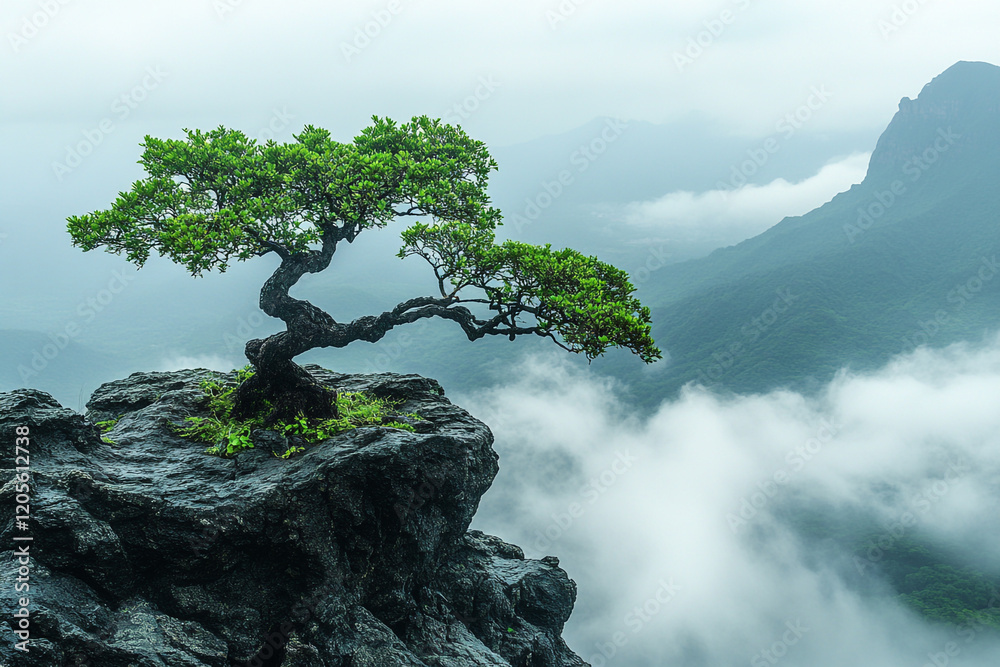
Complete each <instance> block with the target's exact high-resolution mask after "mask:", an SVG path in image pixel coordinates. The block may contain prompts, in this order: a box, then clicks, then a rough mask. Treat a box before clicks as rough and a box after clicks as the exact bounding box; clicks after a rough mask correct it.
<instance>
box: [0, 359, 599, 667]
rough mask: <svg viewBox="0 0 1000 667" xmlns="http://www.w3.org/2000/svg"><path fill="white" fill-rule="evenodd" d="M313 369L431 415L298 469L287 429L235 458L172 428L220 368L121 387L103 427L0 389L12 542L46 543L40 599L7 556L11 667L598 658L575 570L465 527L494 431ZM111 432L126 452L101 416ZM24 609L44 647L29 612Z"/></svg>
mask: <svg viewBox="0 0 1000 667" xmlns="http://www.w3.org/2000/svg"><path fill="white" fill-rule="evenodd" d="M309 370H310V371H311V372H313V373H314V374H315V375H317V376H319V377H321V379H322V380H323V381H324V382H326V383H328V384H331V385H334V386H337V387H338V388H339V389H341V390H342V391H366V392H369V393H372V394H375V395H377V396H383V397H392V398H396V399H399V400H403V401H405V403H404V404H403V405H402V406H401V409H402V411H404V412H413V413H417V414H419V415H420V416H422V417H423V418H424V419H425V420H426V421H424V422H419V432H417V433H410V432H407V431H402V430H398V429H391V428H384V427H370V428H359V429H356V430H353V431H348V432H346V433H343V434H340V435H338V436H336V437H334V438H331V439H330V440H327V441H326V442H324V443H321V444H319V445H315V446H311V447H309V448H308V449H307V451H306V452H304V453H303V454H301V455H298V456H296V457H293V458H291V459H288V460H282V459H279V458H276V457H275V456H274V455H273V454H272V453H271V448H272V447H274V448H278V447H280V448H281V449H284V445H285V444H286V443H284V442H274V439H275V438H280V439H282V440H283V438H281V437H280V436H277V435H276V434H268V433H263V432H258V433H257V434H255V442H256V443H257V446H256V447H255V449H253V450H250V451H246V452H243V453H241V454H240V455H239V456H237V457H236V458H235V459H231V460H225V459H220V458H217V457H212V456H207V455H205V454H204V453H203V451H204V445H203V444H200V443H195V442H191V441H188V440H185V439H183V438H180V437H179V436H177V435H176V434H175V433H173V432H172V431H171V430H170V428H169V424H171V423H180V422H182V420H183V418H184V417H187V416H198V415H204V414H206V407H205V404H204V398H203V394H202V392H201V390H200V388H199V382H200V381H201V380H202V379H203V378H204V377H205V376H206V375H207V374H208V373H209V372H208V371H203V370H195V371H182V372H176V373H137V374H134V375H132V376H131V377H129V378H127V379H124V380H119V381H116V382H112V383H108V384H105V385H104V386H102V387H101V388H100V389H98V390H97V391H96V392H95V393H94V395H93V397H92V398H91V401H90V403H88V410H89V412H88V415H87V418H84V417H83V416H81V415H78V414H76V413H75V412H73V411H71V410H67V409H65V408H62V407H61V406H60V405H59V404H58V403H56V401H55V400H54V399H52V397H51V396H49V395H48V394H44V393H42V392H39V391H35V390H27V389H25V390H18V391H14V392H11V393H6V394H0V443H2V456H0V468H2V469H3V470H0V475H2V477H0V479H2V481H3V486H2V488H0V527H2V535H0V549H2V550H6V551H11V550H13V549H15V548H16V547H15V545H21V544H24V542H15V541H14V540H13V538H14V537H15V536H24V535H30V536H32V537H33V541H32V542H30V543H28V544H29V545H30V546H29V549H30V554H31V564H30V575H29V583H30V586H31V588H30V591H29V592H27V593H25V592H21V593H15V592H14V589H13V586H12V585H8V583H7V582H13V581H15V579H16V577H17V576H18V567H19V565H18V562H17V560H16V559H15V558H14V557H12V554H10V553H5V554H3V555H2V558H0V568H2V571H3V581H4V585H3V586H2V587H0V609H2V618H0V664H3V665H9V666H10V667H13V666H15V665H17V666H21V665H23V666H25V667H53V666H66V665H73V666H76V667H84V666H91V667H153V666H156V667H163V666H168V667H202V666H210V667H231V666H234V665H254V666H258V667H334V666H337V667H368V666H371V667H389V666H394V665H414V666H416V665H426V666H442V667H457V666H460V665H503V666H508V665H517V666H523V667H529V666H530V667H548V666H553V667H557V666H558V667H569V666H571V665H585V664H586V663H584V662H583V660H581V659H580V658H579V657H577V656H576V655H574V654H573V653H572V652H570V650H569V649H568V648H567V647H566V645H565V644H564V642H563V641H562V639H561V638H560V633H561V632H562V628H563V624H564V623H565V622H566V619H567V618H569V615H570V612H571V611H572V608H573V603H574V601H575V598H576V586H575V584H574V583H573V582H572V581H571V580H570V579H569V578H568V577H567V575H566V573H565V572H563V571H562V570H561V569H559V568H558V562H557V561H555V559H550V558H547V559H545V560H544V561H531V560H525V559H524V554H523V553H522V552H521V550H520V549H519V548H518V547H515V546H512V545H509V544H505V543H504V542H502V541H501V540H499V539H498V538H495V537H490V536H487V535H484V534H482V533H480V532H477V531H468V526H469V523H470V522H471V520H472V517H473V514H474V513H475V511H476V508H477V506H478V504H479V499H480V497H481V496H482V495H483V493H484V492H485V491H486V490H487V489H488V488H489V486H490V484H491V483H492V481H493V478H494V476H495V475H496V473H497V469H498V468H497V455H496V453H495V452H494V451H493V448H492V442H493V437H492V434H491V433H490V431H489V429H488V428H487V427H486V426H485V425H484V424H482V423H481V422H479V421H477V420H475V419H474V418H472V417H471V416H470V415H469V414H468V413H466V412H465V411H463V410H462V409H460V408H458V407H456V406H455V405H453V404H452V403H451V402H449V401H448V400H447V399H446V398H444V396H443V392H442V391H441V388H440V386H439V385H438V384H437V383H436V382H434V381H433V380H428V379H425V378H421V377H417V376H413V375H406V376H404V375H391V374H381V375H366V376H346V375H338V374H334V373H330V372H328V371H324V370H322V369H320V368H318V367H315V366H312V367H309ZM108 419H118V422H117V424H116V425H115V427H114V429H113V430H112V431H110V432H109V433H107V434H105V437H107V438H108V439H109V440H111V441H112V443H113V444H110V443H107V442H104V441H103V440H102V434H101V433H100V432H99V429H98V428H97V427H96V426H95V425H94V422H96V421H103V420H108ZM17 426H28V427H29V429H30V444H29V450H30V469H31V473H30V484H31V519H30V527H29V530H28V531H23V530H19V529H18V527H17V525H16V523H15V518H14V512H15V498H16V495H17V490H16V488H15V487H16V484H15V482H14V481H12V480H13V478H14V468H15V467H16V464H15V459H14V441H15V440H14V439H15V428H16V427H17ZM22 463H23V462H22ZM20 596H26V597H29V598H30V612H31V615H30V632H31V641H30V644H29V647H30V651H29V652H28V653H23V652H21V651H18V650H16V648H15V644H16V642H18V641H20V639H19V638H18V637H17V636H16V635H15V634H14V629H15V628H13V627H12V623H13V622H12V621H11V619H12V618H13V614H14V612H15V611H16V609H18V608H19V604H18V598H19V597H20Z"/></svg>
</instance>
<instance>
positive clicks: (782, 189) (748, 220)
mask: <svg viewBox="0 0 1000 667" xmlns="http://www.w3.org/2000/svg"><path fill="white" fill-rule="evenodd" d="M870 158H871V154H870V153H858V154H854V155H850V156H848V157H846V158H843V159H840V160H838V161H835V162H831V163H830V164H827V165H826V166H824V167H823V168H822V169H820V170H819V172H818V173H817V174H816V175H815V176H811V177H809V178H807V179H805V180H804V181H800V182H798V183H790V182H788V181H787V180H785V179H783V178H779V179H776V180H774V181H771V182H770V183H768V184H766V185H744V186H743V187H740V188H736V189H733V190H724V189H719V190H710V191H708V192H701V193H694V192H685V191H680V192H672V193H670V194H668V195H666V196H664V197H661V198H660V199H657V200H654V201H649V202H636V203H633V204H630V205H629V206H627V207H626V211H625V216H626V220H627V221H628V222H629V223H630V224H632V225H637V226H642V227H644V228H645V229H647V230H648V231H649V232H650V233H655V234H656V235H657V236H659V237H661V238H666V239H669V240H675V241H686V242H704V241H712V242H713V243H716V244H718V245H732V244H734V243H739V242H740V241H743V240H745V239H748V238H751V237H753V236H756V235H757V234H760V233H761V232H763V231H765V230H766V229H768V228H769V227H772V226H773V225H775V224H777V223H778V222H780V221H781V220H782V219H783V218H785V217H788V216H797V215H803V214H805V213H808V212H809V211H811V210H813V209H815V208H818V207H819V206H821V205H823V204H824V203H826V202H828V201H829V200H830V199H832V198H833V197H834V195H836V194H838V193H840V192H843V191H845V190H848V189H849V188H850V187H851V186H852V185H854V184H855V183H860V182H861V181H862V180H864V177H865V173H866V172H867V169H868V161H869V159H870Z"/></svg>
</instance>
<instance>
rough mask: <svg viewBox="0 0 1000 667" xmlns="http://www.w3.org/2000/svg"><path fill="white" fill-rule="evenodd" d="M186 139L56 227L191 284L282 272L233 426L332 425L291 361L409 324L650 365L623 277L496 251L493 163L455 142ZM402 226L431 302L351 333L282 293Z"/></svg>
mask: <svg viewBox="0 0 1000 667" xmlns="http://www.w3.org/2000/svg"><path fill="white" fill-rule="evenodd" d="M185 133H186V134H187V139H186V140H173V139H168V140H161V139H156V138H153V137H150V136H147V137H146V138H145V141H144V143H143V144H142V147H143V148H144V150H143V153H142V157H141V159H140V161H139V163H140V164H141V165H142V166H143V167H144V168H145V170H146V173H147V175H148V176H147V177H146V178H143V179H142V180H139V181H137V182H136V183H134V184H133V185H132V189H131V190H130V191H128V192H122V193H120V194H119V196H118V198H117V200H116V201H115V202H114V203H113V205H112V207H111V208H110V209H109V210H106V211H96V212H94V213H90V214H87V215H82V216H73V217H70V218H68V228H69V232H70V235H71V236H72V238H73V243H74V245H76V246H79V247H81V248H83V249H84V250H92V249H94V248H97V247H101V246H103V247H104V248H105V250H107V251H108V252H112V253H125V255H126V257H127V258H128V260H129V261H131V262H133V263H135V264H136V265H137V266H138V267H140V268H141V267H142V265H143V263H144V262H146V260H147V259H148V258H149V255H150V252H151V251H152V250H156V251H157V252H158V253H159V254H160V255H163V256H166V257H169V258H170V259H171V260H173V261H174V262H177V263H178V264H181V265H183V266H184V267H185V268H187V270H188V271H189V272H190V273H191V274H192V275H193V276H195V277H198V276H200V275H201V274H202V273H203V272H204V271H209V270H212V269H218V270H219V271H225V270H226V268H227V267H228V266H229V265H230V263H231V262H232V261H233V260H237V261H244V260H248V259H250V258H253V257H259V256H263V255H267V254H270V253H274V254H275V255H277V256H278V257H279V258H280V260H281V263H280V265H279V266H278V268H277V269H276V270H275V271H274V273H273V275H271V277H270V278H269V279H268V280H267V281H266V282H265V284H264V286H263V288H262V289H261V293H260V307H261V309H262V310H263V311H264V312H265V313H267V314H268V315H270V316H271V317H275V318H278V319H281V320H282V321H283V322H284V323H285V325H286V330H285V331H283V332H280V333H277V334H275V335H272V336H269V337H268V338H265V339H258V340H251V341H249V342H248V343H247V345H246V355H247V358H248V359H249V360H250V363H251V364H252V365H253V366H254V368H255V371H256V372H255V374H254V375H253V377H251V378H250V379H249V380H248V381H246V382H244V383H243V384H242V385H241V386H240V388H239V390H238V391H237V394H236V402H235V408H234V411H233V414H234V416H236V417H241V418H248V417H251V416H255V415H259V414H267V416H268V418H267V421H268V422H269V423H274V422H275V421H279V420H284V419H288V418H290V417H294V416H296V415H298V414H304V415H306V416H307V417H316V418H323V417H328V416H331V415H332V414H333V413H334V410H335V408H333V405H334V401H333V400H332V399H333V396H332V395H331V393H330V391H329V390H328V389H327V388H325V387H323V386H321V385H320V384H319V383H318V382H316V381H315V380H314V379H313V378H312V377H311V376H310V375H309V374H308V373H307V372H306V371H305V370H303V369H302V368H301V367H300V366H298V365H297V364H296V363H295V362H294V361H293V360H294V358H295V357H296V356H298V355H300V354H302V353H304V352H306V351H307V350H311V349H314V348H317V347H337V348H339V347H344V346H346V345H348V344H350V343H352V342H354V341H367V342H370V343H374V342H376V341H378V340H379V339H381V338H382V337H383V336H385V334H386V333H387V332H388V331H389V330H391V329H392V328H394V327H396V326H399V325H401V324H406V323H411V322H415V321H417V320H419V319H422V318H430V317H440V318H444V319H448V320H452V321H454V322H456V323H457V324H458V325H459V326H460V327H462V330H463V331H464V332H465V334H466V335H467V336H468V338H469V340H477V339H479V338H482V337H484V336H486V335H504V336H508V337H510V339H511V340H513V339H514V338H515V337H516V336H519V335H528V334H531V335H537V336H544V337H547V338H550V339H552V340H553V341H555V343H556V344H557V345H559V346H560V347H562V348H564V349H566V350H569V351H571V352H578V353H582V354H584V355H586V356H587V357H588V359H593V358H594V357H597V356H600V355H601V354H603V353H604V351H605V350H606V349H607V348H608V347H611V346H617V347H623V348H626V349H628V350H631V351H632V352H634V353H635V354H637V355H638V356H639V357H640V358H642V360H643V361H645V362H647V363H651V362H653V361H655V360H656V359H658V358H659V357H660V351H659V350H658V349H657V348H656V347H655V346H654V344H653V340H652V338H651V337H650V319H649V309H648V308H645V307H643V306H642V305H641V304H640V303H639V301H638V300H637V299H636V298H635V297H634V296H632V294H633V292H634V291H635V288H634V287H633V286H632V285H631V283H630V282H629V280H628V276H627V275H626V274H625V272H623V271H621V270H619V269H617V268H615V267H613V266H611V265H609V264H605V263H603V262H600V261H598V260H597V259H596V258H594V257H586V256H584V255H582V254H580V253H578V252H576V251H574V250H569V249H567V250H552V249H551V247H550V246H544V247H542V246H533V245H528V244H525V243H519V242H516V241H505V242H503V243H499V244H498V243H496V242H495V231H496V227H497V226H498V225H500V224H501V215H500V211H498V210H497V209H495V208H493V207H491V206H490V200H489V197H488V196H487V194H486V184H487V179H488V177H489V174H490V172H491V171H493V170H495V169H496V168H497V166H496V162H495V161H494V160H493V158H492V157H491V156H490V154H489V152H488V151H487V149H486V146H485V145H484V144H483V143H482V142H479V141H474V140H472V139H470V138H469V137H468V136H467V135H466V134H465V132H463V131H462V129H461V128H456V127H452V126H449V125H444V124H442V123H441V122H440V121H439V120H432V119H430V118H427V117H418V118H414V119H413V120H412V121H411V122H409V123H405V124H397V123H395V122H393V121H391V120H388V119H381V118H377V117H375V118H373V124H372V125H370V126H369V127H368V128H366V129H365V130H363V131H362V133H361V135H360V136H358V137H356V138H355V139H354V141H353V142H351V143H339V142H336V141H334V140H332V139H331V137H330V133H329V132H327V131H326V130H323V129H320V128H317V127H312V126H307V127H305V128H304V130H303V131H302V133H301V134H299V135H298V136H296V137H295V141H294V142H291V143H285V144H279V143H276V142H274V141H268V142H267V143H266V144H259V143H257V142H256V141H254V140H253V139H249V138H247V136H246V135H244V134H243V133H242V132H239V131H236V130H230V129H226V128H224V127H220V128H218V129H216V130H212V131H210V132H201V131H199V130H194V131H190V130H185ZM406 217H415V218H417V220H415V221H414V224H412V226H410V227H409V228H408V229H406V230H405V231H403V233H402V240H403V246H402V249H401V250H400V251H399V253H398V254H399V256H400V257H404V258H405V257H407V256H411V255H415V256H418V257H422V258H424V259H425V260H426V261H427V262H428V263H429V264H430V266H431V268H432V269H433V271H434V275H435V277H436V278H437V285H438V291H439V294H434V295H433V296H422V297H416V298H413V299H409V300H408V301H404V302H403V303H400V304H399V305H397V306H396V307H395V308H393V309H392V310H389V311H386V312H383V313H381V314H379V315H373V316H366V317H361V318H359V319H356V320H354V321H352V322H338V321H336V320H334V319H333V317H331V316H330V315H329V314H327V313H326V312H324V311H323V310H321V309H320V308H318V307H316V306H315V305H313V304H312V303H309V302H308V301H304V300H301V299H296V298H293V297H291V296H290V295H289V290H290V288H291V287H292V286H293V285H295V283H296V282H297V281H298V280H299V279H300V278H301V277H302V276H303V275H305V274H307V273H318V272H320V271H323V270H325V269H326V268H327V267H328V266H329V265H330V262H331V260H332V259H333V256H334V253H335V252H336V250H337V248H338V246H339V245H340V244H341V243H342V242H344V241H346V242H347V243H352V242H353V241H354V240H355V239H356V238H357V237H358V235H359V234H360V233H361V232H362V231H364V230H366V229H371V228H381V227H384V226H386V225H387V224H389V223H390V222H392V221H394V220H396V219H398V218H406ZM469 292H473V294H472V295H470V294H469Z"/></svg>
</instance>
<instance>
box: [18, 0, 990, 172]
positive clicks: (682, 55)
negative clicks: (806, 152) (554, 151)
mask: <svg viewBox="0 0 1000 667" xmlns="http://www.w3.org/2000/svg"><path fill="white" fill-rule="evenodd" d="M383 24H384V25H383ZM998 24H1000V6H997V5H996V4H995V3H988V2H982V1H981V0H950V1H949V2H943V1H937V2H935V1H931V0H909V1H908V2H898V1H895V0H893V1H890V0H875V1H872V0H837V1H836V2H834V1H833V0H820V1H813V2H808V3H804V2H793V1H791V0H769V1H766V2H765V1H763V0H728V1H721V2H712V3H705V2H672V3H660V2H649V1H639V0H631V1H630V0H625V1H623V2H615V3H611V2H599V1H597V0H562V1H559V0H551V1H547V2H546V1H542V2H535V1H532V2H528V1H526V0H503V2H500V1H499V0H493V1H487V2H476V3H458V2H442V1H440V0H420V1H419V2H415V1H412V0H393V1H391V2H387V1H383V0H379V1H376V2H355V3H326V2H318V1H307V0H285V1H283V2H280V3H279V2H266V1H265V0H172V1H171V2H159V3H152V2H134V1H130V2H126V1H123V0H117V1H116V0H104V1H101V0H91V1H89V2H75V1H70V0H48V1H47V2H43V1H41V0H7V1H6V2H4V7H3V10H2V26H3V32H4V44H3V45H2V47H0V50H2V51H3V53H4V57H3V58H2V59H0V78H2V81H3V87H4V94H5V100H4V104H3V119H4V121H5V122H16V123H52V122H62V123H66V124H67V126H68V127H67V128H66V131H67V132H68V135H67V140H68V139H69V138H71V137H72V136H73V135H74V134H75V133H79V132H80V131H82V130H83V129H85V128H87V127H88V126H91V125H92V126H95V127H96V126H97V124H98V122H99V121H100V120H101V119H102V118H104V117H106V116H107V117H109V118H111V120H112V121H115V123H116V125H119V126H124V125H125V124H126V122H127V121H130V122H136V121H139V120H143V121H145V122H146V123H147V124H148V122H149V121H150V120H151V119H157V120H163V121H165V126H171V125H172V126H177V125H202V126H211V125H215V124H219V123H226V124H232V125H238V126H240V127H242V128H243V129H246V130H247V131H250V132H254V133H256V132H257V131H259V130H262V129H264V128H266V126H267V125H268V124H269V123H270V122H271V120H272V113H273V110H275V109H277V110H279V111H281V110H286V111H287V113H288V114H290V115H291V116H292V121H293V124H294V125H295V126H296V127H298V126H300V125H301V124H302V123H305V122H310V123H315V124H319V125H324V126H327V127H329V128H330V129H331V130H333V131H334V132H335V133H344V134H346V135H350V136H353V133H356V132H357V130H359V129H360V128H361V127H362V126H363V125H364V124H366V120H367V118H368V117H369V116H371V115H372V114H379V115H390V116H393V117H397V118H407V117H409V116H411V115H414V114H418V113H427V114H432V115H445V114H447V113H448V111H449V109H452V108H453V107H454V105H455V104H462V103H463V102H465V101H466V99H467V98H469V97H470V96H473V98H474V96H475V95H476V94H477V91H478V93H479V97H480V99H478V100H476V99H473V100H472V101H470V102H469V103H468V104H467V107H468V108H469V111H466V110H465V109H463V111H462V112H461V113H460V114H459V115H467V116H468V117H467V118H465V119H464V124H465V125H466V126H467V128H468V129H470V130H471V131H472V132H473V133H474V134H475V135H478V136H480V137H481V138H483V139H484V140H486V141H488V142H490V143H492V144H500V143H509V142H517V141H523V140H528V139H531V138H533V137H536V136H538V135H541V134H545V133H552V132H558V131H562V130H567V129H570V128H573V127H575V126H578V125H581V124H583V123H585V122H586V121H588V120H590V119H591V118H593V117H595V116H598V115H608V116H621V117H624V118H628V119H637V120H648V121H653V122H663V121H669V120H671V119H675V118H678V117H683V116H685V115H688V114H691V113H704V114H708V115H710V116H712V117H715V118H718V119H721V120H722V121H724V123H725V124H726V125H727V126H729V127H730V128H732V129H733V130H734V131H742V132H747V133H751V134H759V133H761V132H762V131H770V130H769V128H771V127H772V126H773V125H774V124H775V123H776V122H777V121H778V120H779V119H781V118H782V117H783V116H785V114H787V113H790V112H794V111H795V110H796V109H797V108H798V107H799V106H800V105H802V104H804V103H806V102H807V100H808V98H809V96H810V94H811V91H812V90H813V88H814V87H815V88H816V89H821V90H825V91H827V92H828V93H829V95H830V98H829V100H828V101H826V102H824V104H828V105H829V110H828V111H824V113H823V114H822V118H819V119H817V120H816V121H815V123H816V124H815V127H816V128H845V127H852V128H853V127H871V126H878V127H881V126H883V125H884V124H885V122H886V120H887V118H888V117H889V116H891V114H892V113H893V112H894V111H895V107H896V104H897V102H898V100H899V98H900V97H902V96H904V95H909V96H911V97H912V96H914V95H915V94H916V93H917V92H918V91H919V89H920V87H921V86H922V85H923V84H924V83H926V82H927V81H929V80H930V78H931V77H933V76H935V75H937V74H938V73H940V72H941V71H943V70H944V69H946V68H947V67H948V66H950V65H952V64H953V63H954V62H956V61H958V60H986V61H990V62H994V63H996V62H1000V44H998V42H997V40H996V39H995V36H996V27H997V25H998ZM366 32H367V33H368V34H366ZM147 68H152V69H153V71H158V72H159V73H160V77H159V78H148V74H147ZM144 80H145V83H146V87H147V88H152V89H150V90H147V91H144V92H139V93H138V94H137V95H134V96H133V97H134V98H139V97H142V98H144V99H141V100H140V99H133V100H132V101H131V102H129V101H126V103H125V104H126V105H125V106H123V105H121V104H119V105H118V107H117V110H115V111H113V110H112V106H114V105H115V101H116V100H120V99H121V97H122V96H123V95H125V96H129V95H130V94H131V93H132V92H133V91H135V89H136V87H137V86H139V87H140V88H141V87H142V86H143V83H144ZM482 82H486V84H488V85H484V83H482ZM131 107H134V108H131ZM472 107H478V108H476V109H472ZM126 109H127V110H128V111H129V112H130V113H129V114H128V117H127V118H122V114H124V113H125V110H126ZM119 121H120V122H119ZM277 124H278V125H280V124H281V121H280V120H279V121H278V122H277ZM46 157H48V156H46Z"/></svg>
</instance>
